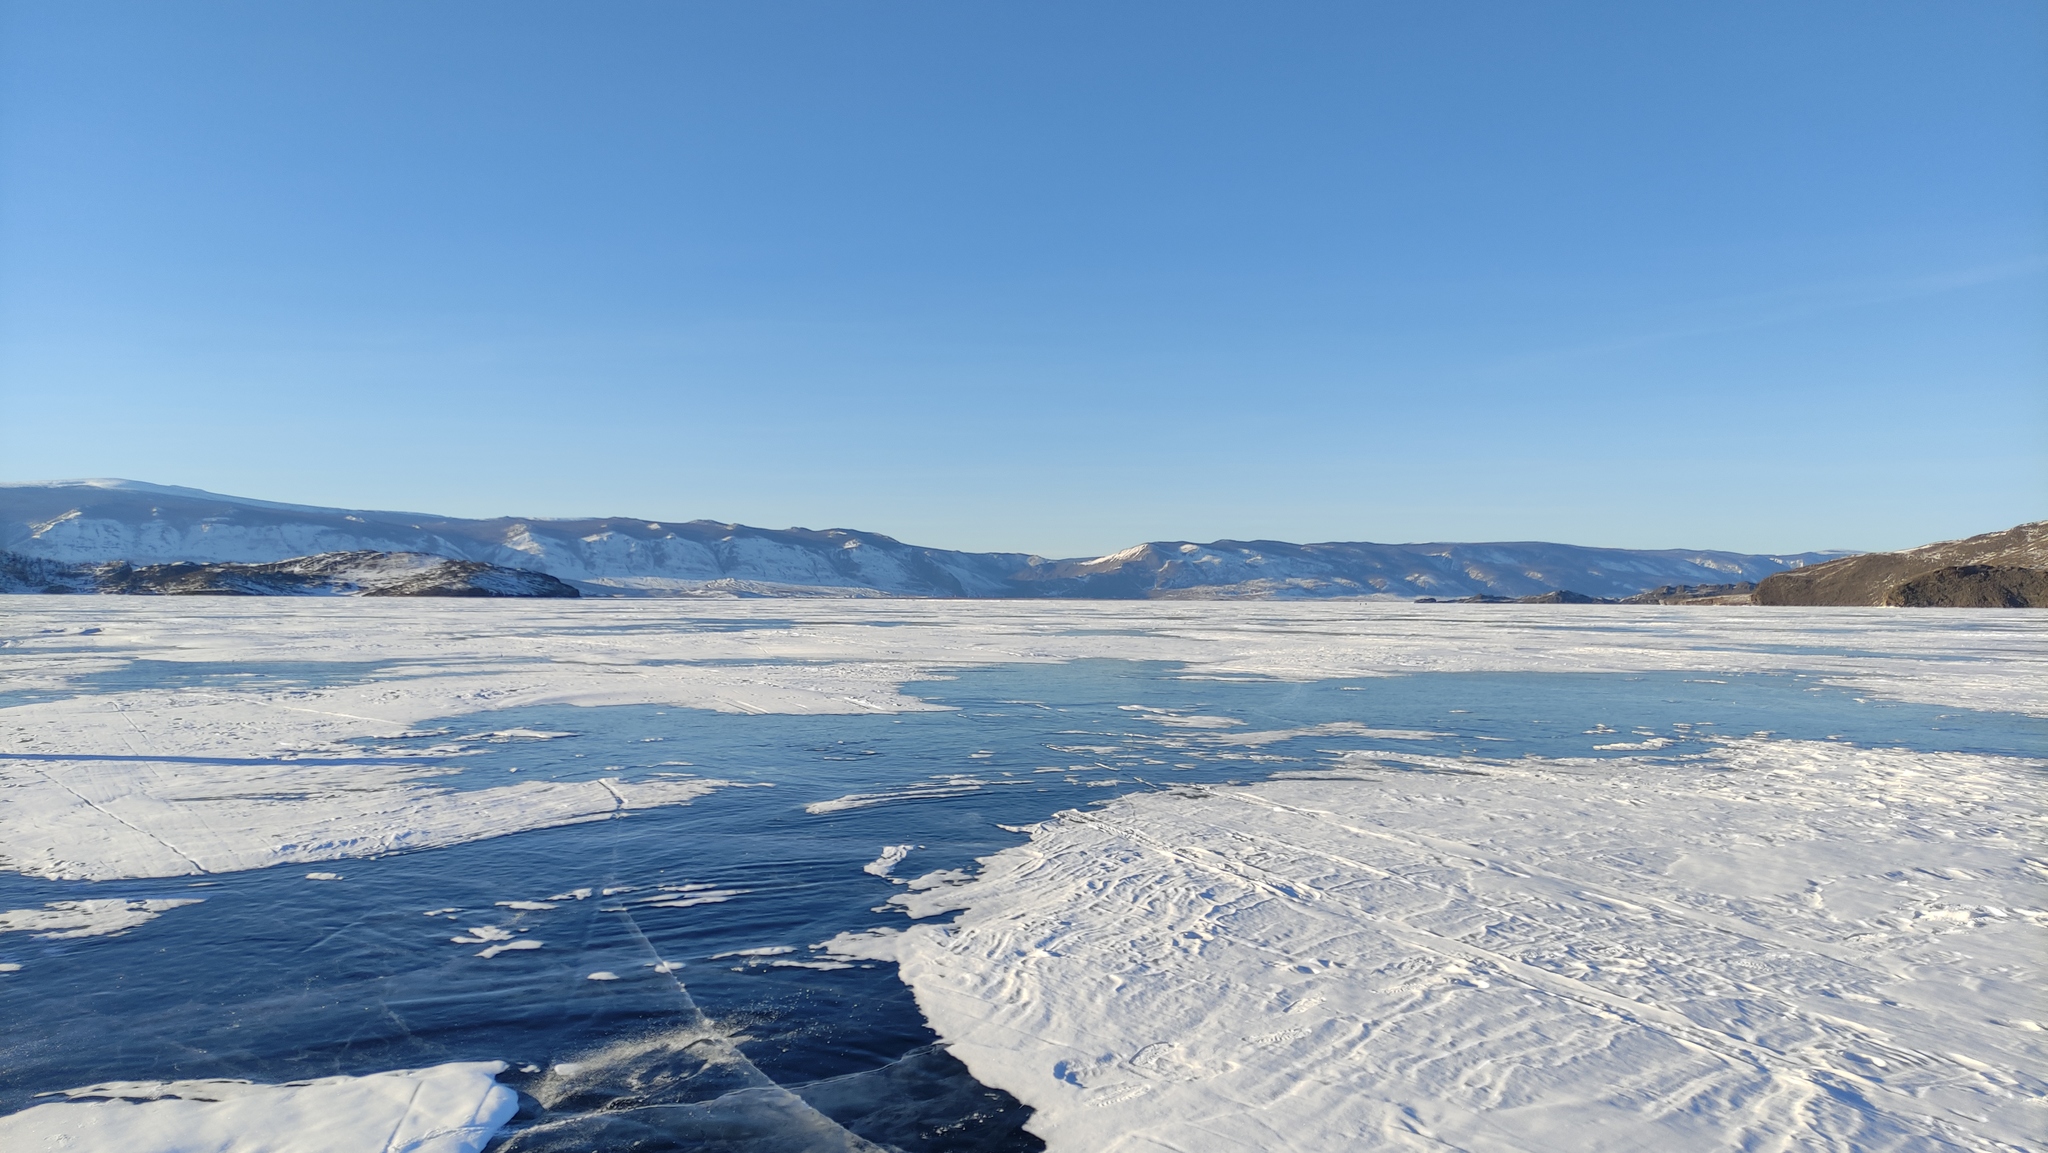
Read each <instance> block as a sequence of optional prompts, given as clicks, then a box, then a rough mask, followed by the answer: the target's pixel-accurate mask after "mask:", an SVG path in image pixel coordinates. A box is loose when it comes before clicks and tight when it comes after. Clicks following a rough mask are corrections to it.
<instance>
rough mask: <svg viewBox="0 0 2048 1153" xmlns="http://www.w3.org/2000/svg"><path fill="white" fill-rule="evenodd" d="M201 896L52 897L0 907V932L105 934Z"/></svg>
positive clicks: (194, 902)
mask: <svg viewBox="0 0 2048 1153" xmlns="http://www.w3.org/2000/svg"><path fill="white" fill-rule="evenodd" d="M203 900H205V898H204V897H154V898H144V899H140V900H121V899H118V898H109V897H95V898H88V899H86V900H83V901H51V902H49V903H47V904H45V905H44V906H43V907H42V908H40V909H0V933H34V934H35V935H36V936H38V937H43V938H46V939H49V940H54V941H61V940H66V939H69V938H72V937H105V936H110V935H112V934H115V933H125V932H127V931H128V930H129V929H132V928H134V927H135V926H137V925H140V924H144V923H146V922H149V921H154V920H156V919H157V918H158V917H160V916H162V915H163V914H164V912H165V911H166V910H169V909H175V908H178V907H180V906H182V905H197V904H199V903H200V902H201V901H203Z"/></svg>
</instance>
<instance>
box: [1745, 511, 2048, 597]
mask: <svg viewBox="0 0 2048 1153" xmlns="http://www.w3.org/2000/svg"><path fill="white" fill-rule="evenodd" d="M1753 598H1754V601H1755V603H1757V604H1760V605H1894V606H1900V607H1908V608H2048V521H2033V522H2031V523H2029V524H2023V525H2019V526H2018V527H2015V528H2009V529H2006V530H2005V531H2004V532H1988V533H1983V534H1981V535H1979V536H1973V537H1969V538H1967V539H1964V540H1946V541H1940V542H1937V543H1935V544H1928V545H1921V546H1920V547H1919V548H1909V549H1905V550H1904V551H1901V552H1874V553H1865V554H1863V555H1862V556H1853V557H1845V558H1843V559H1841V560H1834V561H1829V562H1827V563H1826V564H1819V565H1812V566H1809V567H1806V568H1801V569H1796V570H1793V571H1791V572H1781V573H1777V574H1775V575H1773V576H1769V577H1766V578H1764V580H1763V582H1762V583H1760V584H1759V585H1757V589H1756V592H1755V593H1754V594H1753Z"/></svg>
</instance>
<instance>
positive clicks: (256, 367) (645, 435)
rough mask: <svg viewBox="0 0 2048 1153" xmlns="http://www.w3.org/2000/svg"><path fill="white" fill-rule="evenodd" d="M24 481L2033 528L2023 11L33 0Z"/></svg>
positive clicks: (1860, 534) (22, 78) (1251, 518)
mask: <svg viewBox="0 0 2048 1153" xmlns="http://www.w3.org/2000/svg"><path fill="white" fill-rule="evenodd" d="M0 21H4V24H0V52H4V58H0V67H4V73H5V75H4V78H0V86H4V87H0V165H4V173H5V176H4V179H0V478H5V479H15V480H34V479H50V478H58V477H83V476H124V477H131V478H135V479H141V480H150V481H156V482H159V483H167V484H183V485H192V486H197V487H202V488H209V489H214V490H217V491H226V492H232V493H239V494H243V495H250V496H261V497H265V498H269V499H274V500H286V501H297V502H304V503H317V504H336V505H345V506H352V507H374V508H392V507H396V508H413V509H425V510H430V511H437V512H447V513H454V514H461V515H499V514H508V513H517V514H523V515H602V514H623V515H636V516H646V517H653V518H658V519H663V520H668V519H684V518H691V517H712V518H717V519H721V520H738V521H743V522H747V523H752V524H760V525H767V526H771V527H782V526H786V525H792V524H801V525H807V526H810V527H825V526H828V525H830V526H849V527H859V528H863V529H868V530H872V531H879V532H885V533H889V534H891V535H894V536H897V537H900V538H902V539H905V540H911V541H916V542H918V543H925V544H934V545H944V546H950V547H959V548H1005V549H1026V550H1034V551H1038V552H1041V553H1045V554H1048V555H1083V554H1095V553H1100V552H1106V551H1110V550H1112V549H1115V548H1119V547H1122V546H1124V545H1127V544H1130V543H1133V542H1135V541H1138V540H1143V539H1168V538H1186V539H1197V540H1208V539H1213V538H1218V537H1236V538H1274V539H1289V540H1381V541H1398V540H1485V539H1550V540H1563V541H1570V542H1574V543H1582V544H1600V545H1617V546H1634V547H1679V546H1685V547H1718V548H1733V549H1742V550H1755V551H1768V550H1792V549H1807V548H1827V547H1852V548H1886V547H1897V546H1904V545H1911V544H1917V543H1921V542H1924V541H1927V540H1932V539H1937V538H1942V537H1951V536H1958V535H1964V534H1968V533H1972V532H1980V531H1986V530H1990V529H1995V528H2001V527H2006V526H2009V525H2011V524H2014V523H2016V522H2019V521H2021V520H2027V519H2037V518H2040V517H2043V516H2048V332H2044V327H2048V7H2044V6H2043V5H2040V4H2038V3H1989V2H1984V3H1980V2H1967V3H1954V4H1938V5H1937V4H1923V3H1912V4H1897V3H1870V2H1861V3H1853V4H1828V3H1801V4H1796V5H1786V4H1778V3H1770V4H1739V3H1730V4H1713V5H1676V4H1648V5H1646V4H1636V3H1627V4H1571V3H1557V4H1541V5H1532V4H1526V3H1519V2H1517V3H1458V4H1439V5H1423V4H1400V5H1395V4H1359V3H1345V4H1329V5H1319V4H1290V5H1247V4H1217V5H1205V4H1187V3H1173V4H1101V3H1087V4H1081V3H1051V4H1045V3H1033V4H1021V3H1013V4H973V5H962V4H950V3H949V4H940V3H858V2H834V3H821V4H772V3H746V4H740V3H730V4H684V3H670V2H663V3H646V4H635V3H618V2H615V3H607V4H602V5H568V4H521V3H505V2H500V0H492V2H489V3H415V2H407V3H390V4H378V3H369V2H354V3H350V4H345V5H334V4H315V3H278V2H273V0H265V2H262V3H248V4H229V3H204V2H187V3H179V4H161V3H154V2H151V3H137V4H114V3H92V2H75V3H74V2H66V3H54V2H51V3H35V4H7V5H5V6H4V8H0Z"/></svg>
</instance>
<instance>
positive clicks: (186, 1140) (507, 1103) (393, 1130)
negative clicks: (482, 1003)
mask: <svg viewBox="0 0 2048 1153" xmlns="http://www.w3.org/2000/svg"><path fill="white" fill-rule="evenodd" d="M504 1068H505V1066H504V1065H503V1064H502V1063H500V1062H496V1061H488V1062H475V1061H472V1062H462V1063H456V1064H448V1065H438V1066H435V1067H434V1068H431V1069H417V1070H400V1071H397V1072H391V1073H375V1074H371V1075H369V1076H365V1077H324V1078H321V1079H319V1080H317V1081H305V1082H297V1083H293V1084H287V1085H255V1084H250V1083H249V1082H246V1081H150V1082H135V1081H130V1082H117V1083H109V1084H103V1085H93V1086H88V1087H86V1088H83V1089H74V1090H71V1091H70V1092H68V1093H67V1094H65V1096H67V1097H70V1098H72V1100H68V1101H59V1102H52V1103H50V1104H46V1105H38V1106H36V1107H35V1108H33V1109H26V1110H23V1111H22V1112H20V1113H15V1114H13V1115H11V1116H6V1117H0V1144H4V1145H5V1146H6V1147H7V1148H9V1149H15V1150H24V1151H26V1150H30V1149H36V1150H42V1149H73V1150H107V1151H109V1153H112V1151H114V1150H121V1151H124V1153H199V1151H202V1150H204V1151H206V1153H364V1151H365V1150H377V1151H379V1153H476V1151H477V1150H480V1149H482V1148H483V1147H484V1144H485V1143H486V1142H488V1141H489V1140H490V1139H491V1136H492V1135H493V1134H495V1133H496V1132H497V1131H498V1130H499V1128H500V1127H502V1126H503V1125H504V1124H505V1122H506V1121H508V1120H510V1119H511V1117H512V1113H513V1111H514V1110H516V1109H517V1108H518V1106H519V1102H518V1098H517V1095H516V1094H514V1093H513V1091H512V1090H511V1089H508V1088H506V1087H505V1086H503V1085H500V1084H498V1083H497V1081H496V1080H495V1079H494V1078H495V1077H496V1075H497V1074H498V1073H500V1072H502V1071H503V1070H504Z"/></svg>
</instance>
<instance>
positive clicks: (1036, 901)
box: [0, 597, 2048, 1153]
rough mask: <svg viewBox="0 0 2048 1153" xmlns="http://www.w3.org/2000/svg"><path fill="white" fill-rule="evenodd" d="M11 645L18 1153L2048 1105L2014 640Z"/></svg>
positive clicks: (1392, 637) (1484, 623)
mask: <svg viewBox="0 0 2048 1153" xmlns="http://www.w3.org/2000/svg"><path fill="white" fill-rule="evenodd" d="M4 611H5V618H4V624H0V639H4V642H5V647H4V648H0V675H4V678H5V679H4V680H0V789H4V792H0V799H4V804H0V855H4V858H5V859H4V864H5V866H6V871H5V872H0V969H4V971H0V1006H4V1008H0V1037H4V1040H0V1113H6V1114H12V1116H9V1117H4V1118H0V1137H7V1136H8V1135H9V1132H10V1127H11V1128H12V1132H13V1133H14V1135H15V1136H16V1137H17V1138H34V1139H38V1140H40V1139H42V1138H44V1137H46V1136H50V1135H54V1134H66V1135H71V1136H74V1137H75V1138H77V1139H78V1140H79V1141H82V1142H83V1144H79V1143H74V1144H73V1145H71V1146H70V1147H71V1148H92V1147H100V1148H132V1147H137V1143H138V1141H144V1140H148V1139H153V1138H150V1136H149V1135H151V1134H155V1135H161V1134H165V1133H171V1132H187V1131H190V1127H191V1126H194V1125H200V1126H204V1125H214V1126H222V1125H226V1126H228V1128H229V1129H230V1130H232V1131H235V1132H244V1133H249V1134H259V1133H265V1132H270V1133H279V1132H281V1133H286V1134H296V1135H297V1137H296V1138H295V1139H297V1140H300V1141H301V1147H304V1148H325V1147H328V1146H324V1145H319V1144H317V1141H318V1140H322V1139H331V1140H335V1141H340V1142H341V1144H338V1145H335V1146H334V1147H337V1148H342V1147H349V1146H348V1143H347V1140H345V1139H344V1138H346V1137H347V1136H348V1135H347V1134H346V1133H344V1132H342V1130H340V1129H335V1130H333V1132H331V1133H330V1134H329V1135H328V1137H326V1138H321V1137H319V1136H318V1134H317V1133H316V1132H315V1131H316V1130H317V1129H318V1128H320V1126H318V1125H316V1124H314V1123H313V1122H312V1121H311V1120H309V1119H314V1118H319V1117H324V1116H335V1117H342V1116H346V1117H354V1118H358V1119H360V1120H361V1122H362V1123H363V1124H365V1125H372V1126H373V1127H374V1125H381V1126H382V1128H381V1130H379V1132H380V1133H385V1134H388V1133H392V1132H400V1133H404V1134H411V1135H410V1136H407V1137H405V1139H404V1140H403V1141H397V1140H396V1139H394V1142H395V1143H392V1144H391V1147H392V1148H398V1147H401V1146H402V1147H405V1148H412V1149H418V1150H422V1151H425V1150H430V1149H431V1150H442V1149H447V1150H457V1149H476V1148H479V1147H481V1146H482V1145H483V1144H484V1142H486V1141H494V1142H496V1145H495V1146H494V1147H503V1148H506V1149H571V1148H593V1147H596V1148H605V1147H616V1148H627V1147H632V1148H662V1147H673V1148H689V1149H728V1148H729V1149H735V1150H737V1149H753V1150H779V1149H829V1148H847V1149H869V1148H877V1147H879V1148H891V1147H893V1148H897V1149H902V1150H905V1151H908V1153H916V1151H922V1150H940V1149H946V1150H956V1149H969V1150H972V1149H989V1150H998V1149H1034V1148H1040V1147H1043V1146H1042V1144H1041V1141H1043V1142H1046V1143H1049V1144H1050V1146H1051V1147H1052V1148H1055V1149H1062V1150H1065V1149H1077V1150H1078V1149H1107V1148H1128V1149H1150V1148H1162V1149H1163V1148H1175V1149H1211V1148H1213V1149H1243V1148H1259V1147H1268V1148H1280V1147H1287V1148H1330V1149H1337V1148H1358V1147H1370V1146H1372V1145H1374V1144H1382V1145H1385V1146H1387V1147H1392V1148H1442V1147H1446V1146H1449V1147H1459V1148H1483V1149H1517V1148H1545V1147H1549V1148H1556V1147H1563V1146H1565V1145H1570V1146H1573V1147H1579V1148H1598V1147H1612V1148H1640V1147H1646V1146H1650V1145H1655V1146H1658V1147H1666V1148H1727V1147H1751V1146H1753V1147H1759V1148H1764V1147H1774V1146H1790V1145H1798V1146H1801V1147H1829V1146H1838V1147H1843V1148H1849V1147H1855V1148H1891V1147H1897V1148H1928V1147H1956V1148H1982V1149H1999V1148H2027V1147H2035V1146H2032V1145H2030V1144H2029V1143H2030V1142H2034V1141H2036V1140H2037V1137H2036V1135H2038V1134H2039V1133H2040V1132H2042V1131H2043V1123H2044V1120H2048V1111H2044V1101H2048V1098H2044V1077H2048V1060H2044V1045H2043V1039H2044V1037H2048V1034H2044V1032H2043V1029H2044V1021H2043V1018H2044V1017H2048V1012H2044V1011H2043V1010H2042V1008H2041V1005H2042V999H2043V987H2042V980H2041V973H2040V962H2039V960H2038V958H2039V957H2040V956H2042V955H2043V953H2044V950H2043V945H2044V944H2048V941H2044V935H2043V932H2042V926H2043V921H2044V918H2048V913H2044V912H2043V907H2044V906H2048V900H2044V899H2043V895H2042V886H2043V883H2044V878H2048V862H2044V860H2043V854H2042V851H2041V849H2040V845H2041V833H2042V824H2041V804H2040V799H2039V798H2040V794H2041V790H2040V783H2041V772H2042V769H2043V761H2042V758H2043V756H2044V754H2048V720H2044V719H2043V717H2044V714H2048V667H2044V665H2048V644H2044V641H2048V620H2043V618H2041V617H2040V616H2039V615H2038V614H2031V613H2012V614H1986V613H1978V614H1963V613H1942V612H1925V613H1900V612H1896V611H1882V610H1870V611H1865V610H1828V611H1803V610H1765V611H1750V610H1739V609H1737V610H1702V609H1659V608H1644V609H1589V608H1579V607H1555V608H1553V607H1519V606H1517V607H1507V606H1471V607H1465V606H1457V607H1453V606H1408V605H1374V604H1317V605H1276V604H1256V605H1242V604H1239V605H1230V604H1224V605H1219V604H1213V603H1212V604H1199V605H1174V604H1170V603H1152V604H1127V605H1105V604H1083V605H1075V604H1065V605H1043V604H1038V605H1033V604H1015V603H1005V604H972V603H969V604H961V603H938V604H932V603H906V602H882V603H851V604H849V603H844V602H838V603H830V604H818V603H792V602H786V601H785V602H733V603H720V602H665V603H664V602H655V603H647V602H641V603H633V604H606V603H602V602H593V603H583V604H567V605H562V604H550V605H525V604H517V605H515V604H419V603H413V604H405V603H394V604H369V603H367V602H346V603H339V604H328V603H311V602H292V601H260V602H249V601H234V602H221V601H209V602H200V603H195V602H191V601H170V600H142V599H136V600H112V599H106V598H78V599H75V600H74V599H67V598H55V597H39V598H6V599H5V600H4ZM1063 812H1066V813H1068V814H1069V815H1067V816H1065V817H1059V818H1057V819H1055V817H1056V814H1061V813H1063ZM984 862H985V863H984ZM956 914H957V920H956V919H955V917H956ZM906 982H908V984H906ZM941 1042H944V1043H946V1044H945V1045H941ZM963 1061H964V1064H963ZM494 1062H502V1063H504V1067H503V1069H502V1071H498V1070H496V1067H495V1066H493V1065H490V1064H488V1063H494ZM480 1063H483V1064H480ZM406 1070H422V1071H424V1072H422V1073H419V1074H416V1075H415V1074H404V1073H401V1072H400V1071H406ZM493 1072H495V1077H493V1076H492V1074H493ZM408 1078H409V1079H408ZM224 1079H225V1080H230V1081H239V1082H252V1083H254V1084H253V1085H237V1086H228V1087H223V1086H222V1085H221V1084H220V1082H221V1081H222V1080H224ZM321 1079H328V1080H321ZM301 1081H318V1082H319V1083H318V1084H315V1085H311V1086H305V1087H301V1088H297V1089H285V1088H276V1086H279V1085H282V1083H286V1082H301ZM207 1082H212V1083H213V1084H212V1085H211V1086H210V1087H209V1086H208V1085H207V1084H205V1083H207ZM116 1083H120V1084H116ZM506 1088H509V1089H511V1090H515V1091H516V1092H517V1097H516V1098H515V1097H512V1096H510V1095H508V1094H506V1093H505V1092H504V1090H505V1089H506ZM81 1089H86V1090H90V1091H89V1092H86V1093H82V1094H75V1096H77V1097H78V1098H79V1100H78V1101H66V1100H64V1099H63V1098H61V1097H59V1098H58V1099H57V1101H56V1102H54V1103H53V1102H52V1099H51V1098H50V1097H46V1096H39V1095H43V1094H60V1095H61V1094H63V1093H66V1092H72V1091H76V1090H81ZM437 1094H438V1095H437ZM377 1102H385V1103H386V1105H382V1106H380V1105H378V1104H376V1103H377ZM380 1108H384V1109H386V1111H387V1112H388V1111H390V1110H396V1112H395V1113H392V1114H391V1116H389V1117H387V1116H385V1114H384V1113H381V1112H379V1111H378V1110H379V1109H380ZM30 1109H33V1112H21V1111H23V1110H30ZM409 1109H410V1110H412V1112H408V1110H409ZM422 1110H425V1111H424V1112H422ZM266 1125H268V1126H271V1129H267V1130H266V1129H265V1128H264V1126H266ZM407 1125H410V1126H412V1128H411V1129H407V1128H406V1126H407ZM181 1126H182V1127H185V1128H180V1127H181ZM138 1135H140V1136H138ZM378 1140H380V1141H382V1140H385V1138H384V1137H382V1136H380V1137H379V1138H378ZM10 1143H11V1142H10ZM358 1144H359V1142H358Z"/></svg>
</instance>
